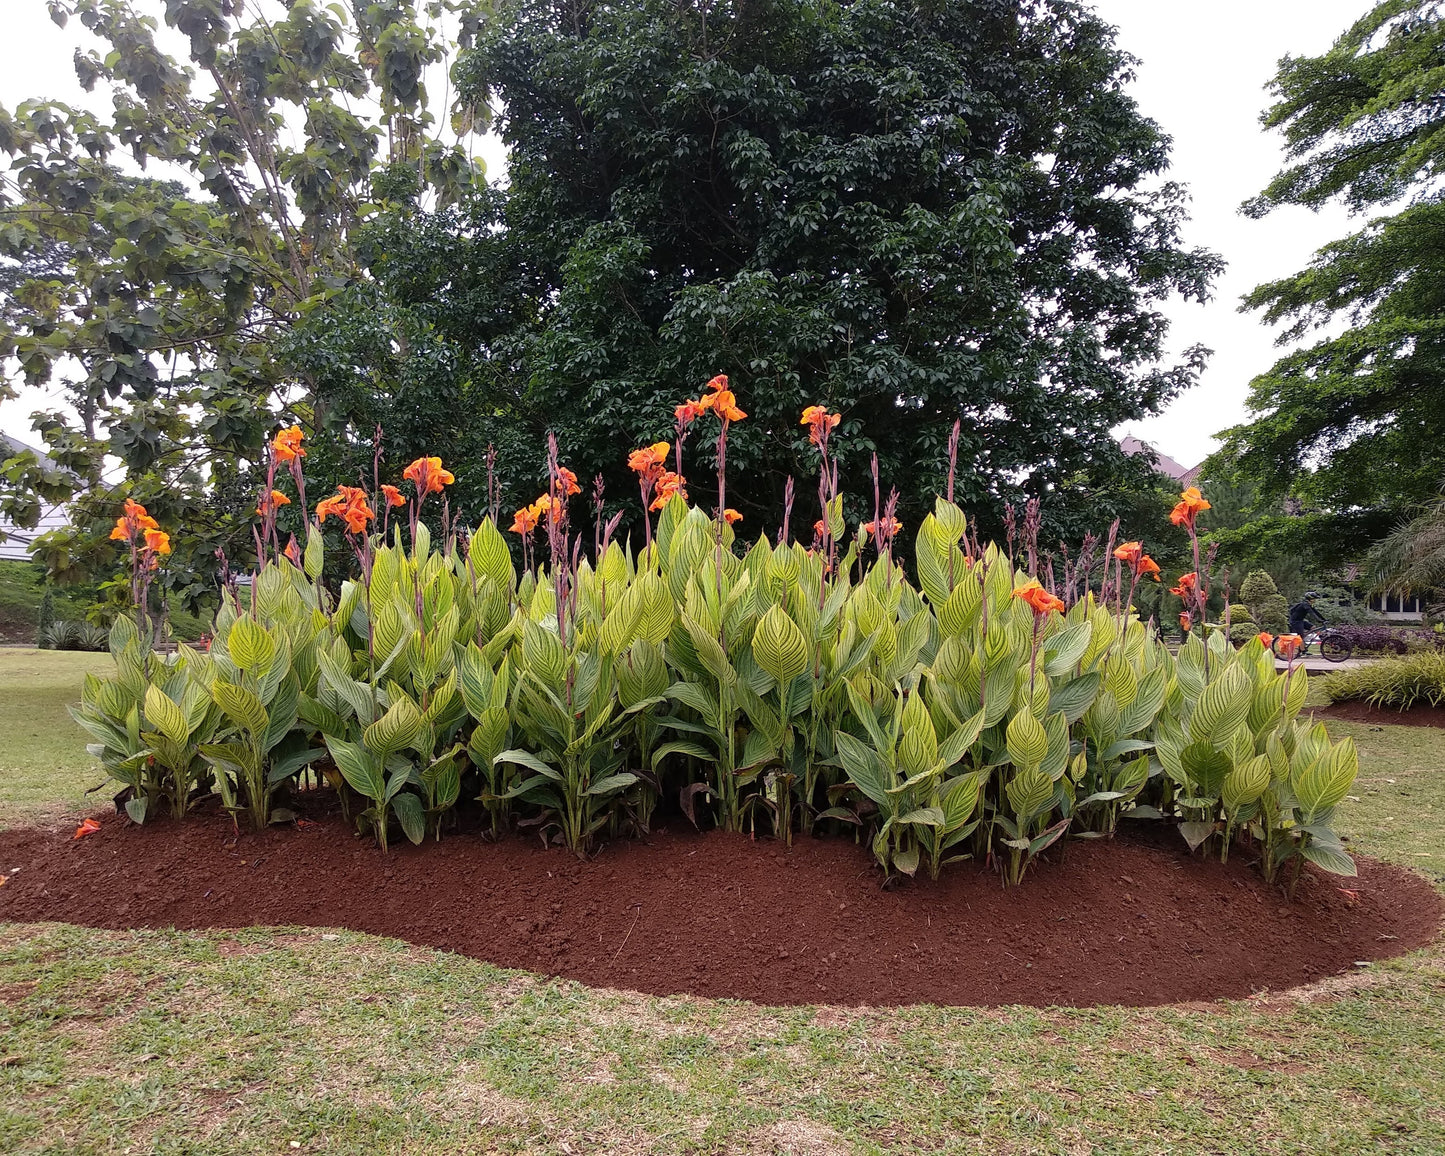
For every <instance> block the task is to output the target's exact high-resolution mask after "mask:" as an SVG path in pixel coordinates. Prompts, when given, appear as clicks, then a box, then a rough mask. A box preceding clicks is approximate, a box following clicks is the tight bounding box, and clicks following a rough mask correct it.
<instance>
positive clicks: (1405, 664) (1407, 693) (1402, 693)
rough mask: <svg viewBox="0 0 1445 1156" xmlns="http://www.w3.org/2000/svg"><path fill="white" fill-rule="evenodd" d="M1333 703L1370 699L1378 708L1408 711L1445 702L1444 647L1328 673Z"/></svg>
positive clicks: (1327, 684) (1325, 686) (1327, 686)
mask: <svg viewBox="0 0 1445 1156" xmlns="http://www.w3.org/2000/svg"><path fill="white" fill-rule="evenodd" d="M1322 685H1323V689H1324V692H1325V694H1326V695H1328V696H1329V700H1330V701H1331V702H1367V703H1369V704H1370V705H1371V706H1375V707H1387V706H1388V707H1394V708H1395V709H1396V710H1409V709H1410V708H1411V707H1412V706H1440V705H1442V704H1445V650H1422V651H1417V652H1416V653H1414V654H1406V655H1402V656H1398V657H1390V658H1381V659H1377V660H1376V661H1374V662H1369V663H1366V664H1365V665H1364V666H1360V667H1357V668H1356V669H1354V670H1336V671H1332V672H1331V673H1330V674H1328V675H1326V676H1325V680H1324V683H1323V684H1322Z"/></svg>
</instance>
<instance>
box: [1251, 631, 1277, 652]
mask: <svg viewBox="0 0 1445 1156" xmlns="http://www.w3.org/2000/svg"><path fill="white" fill-rule="evenodd" d="M1255 637H1256V638H1258V639H1259V644H1260V645H1261V646H1262V647H1264V648H1265V649H1266V650H1268V649H1269V648H1270V647H1271V646H1273V645H1274V635H1273V634H1271V633H1270V632H1269V631H1268V630H1261V631H1260V632H1259V633H1258V634H1256V635H1255Z"/></svg>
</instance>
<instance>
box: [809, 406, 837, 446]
mask: <svg viewBox="0 0 1445 1156" xmlns="http://www.w3.org/2000/svg"><path fill="white" fill-rule="evenodd" d="M842 420H843V415H842V414H840V413H829V412H828V411H827V410H826V409H824V408H823V407H822V406H821V405H810V406H809V407H808V408H807V409H805V410H804V411H803V417H802V420H801V421H799V422H798V424H799V425H806V426H812V429H810V430H809V431H808V440H809V441H810V442H812V443H813V444H814V445H815V446H821V445H822V444H823V436H824V435H825V434H826V433H828V432H829V431H830V430H835V429H837V428H838V423H839V422H840V421H842Z"/></svg>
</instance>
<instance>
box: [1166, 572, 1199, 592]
mask: <svg viewBox="0 0 1445 1156" xmlns="http://www.w3.org/2000/svg"><path fill="white" fill-rule="evenodd" d="M1198 582H1199V575H1198V574H1181V575H1179V585H1178V586H1171V587H1169V593H1170V594H1173V595H1174V596H1175V597H1177V598H1188V597H1190V596H1191V595H1192V594H1193V593H1194V587H1195V585H1196V584H1197V583H1198Z"/></svg>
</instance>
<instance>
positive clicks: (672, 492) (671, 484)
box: [649, 470, 687, 510]
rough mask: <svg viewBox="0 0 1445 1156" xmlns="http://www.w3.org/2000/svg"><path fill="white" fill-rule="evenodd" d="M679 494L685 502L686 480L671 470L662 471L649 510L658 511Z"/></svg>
mask: <svg viewBox="0 0 1445 1156" xmlns="http://www.w3.org/2000/svg"><path fill="white" fill-rule="evenodd" d="M679 494H681V495H682V499H683V501H687V479H686V478H684V477H683V476H682V475H681V474H678V473H674V472H673V471H672V470H664V471H663V472H662V474H661V475H660V476H659V477H658V479H657V490H656V496H655V497H654V498H653V499H652V505H651V506H650V507H649V508H650V509H653V510H660V509H662V508H663V507H664V506H665V505H667V503H668V502H670V501H672V499H673V498H675V497H677V496H678V495H679Z"/></svg>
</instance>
